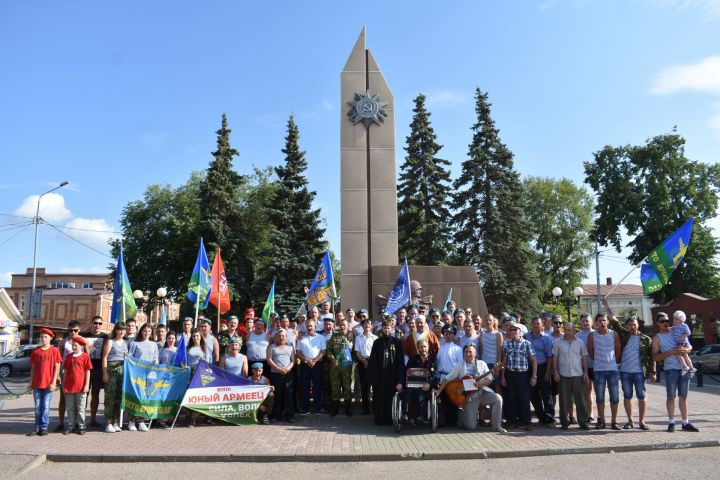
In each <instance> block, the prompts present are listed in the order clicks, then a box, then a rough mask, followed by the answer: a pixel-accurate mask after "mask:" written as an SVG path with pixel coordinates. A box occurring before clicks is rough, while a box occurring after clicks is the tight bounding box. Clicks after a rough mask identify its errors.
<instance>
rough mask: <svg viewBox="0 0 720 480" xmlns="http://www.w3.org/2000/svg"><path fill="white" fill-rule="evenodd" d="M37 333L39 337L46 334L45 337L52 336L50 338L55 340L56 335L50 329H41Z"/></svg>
mask: <svg viewBox="0 0 720 480" xmlns="http://www.w3.org/2000/svg"><path fill="white" fill-rule="evenodd" d="M37 333H38V335H40V334H41V333H44V334H45V335H50V337H52V338H55V334H54V333H53V331H52V330H50V329H49V328H41V329H39V330H38V331H37Z"/></svg>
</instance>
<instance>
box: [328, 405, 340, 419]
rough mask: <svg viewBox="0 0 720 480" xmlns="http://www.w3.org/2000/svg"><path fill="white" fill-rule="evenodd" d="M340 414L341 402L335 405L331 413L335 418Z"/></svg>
mask: <svg viewBox="0 0 720 480" xmlns="http://www.w3.org/2000/svg"><path fill="white" fill-rule="evenodd" d="M338 412H340V402H335V404H333V407H332V411H331V412H330V416H331V417H334V416H335V415H337V414H338Z"/></svg>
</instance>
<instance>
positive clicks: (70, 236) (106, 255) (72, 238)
mask: <svg viewBox="0 0 720 480" xmlns="http://www.w3.org/2000/svg"><path fill="white" fill-rule="evenodd" d="M47 225H49V226H50V227H51V228H54V229H55V230H57V231H58V232H60V233H62V234H63V235H65V236H66V237H68V238H69V239H71V240H74V241H76V242H77V243H79V244H80V245H82V246H83V247H86V248H89V249H90V250H92V251H93V252H96V253H99V254H100V255H103V256H105V257H108V258H113V257H111V256H110V255H108V254H107V253H105V252H101V251H100V250H98V249H96V248H93V247H91V246H90V245H88V244H87V243H84V242H82V241H81V240H78V239H77V238H75V237H73V236H72V235H70V234H68V233H67V232H63V231H62V230H60V229H59V228H58V227H56V226H55V225H52V224H50V223H48V224H47Z"/></svg>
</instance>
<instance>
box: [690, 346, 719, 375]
mask: <svg viewBox="0 0 720 480" xmlns="http://www.w3.org/2000/svg"><path fill="white" fill-rule="evenodd" d="M690 360H692V362H693V365H694V366H695V368H697V369H699V368H702V369H703V371H706V372H720V343H715V344H712V345H705V346H704V347H702V348H701V349H700V350H698V351H697V352H695V353H694V354H693V355H690Z"/></svg>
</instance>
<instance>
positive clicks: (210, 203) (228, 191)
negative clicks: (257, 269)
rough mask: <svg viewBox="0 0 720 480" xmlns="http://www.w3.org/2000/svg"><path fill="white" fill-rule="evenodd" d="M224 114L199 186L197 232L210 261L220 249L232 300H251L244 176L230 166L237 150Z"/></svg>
mask: <svg viewBox="0 0 720 480" xmlns="http://www.w3.org/2000/svg"><path fill="white" fill-rule="evenodd" d="M231 131H232V130H230V129H229V128H228V123H227V117H226V115H225V114H224V113H223V114H222V123H221V127H220V130H218V131H217V132H215V133H216V134H217V150H216V151H215V152H213V153H212V155H213V160H212V161H211V162H210V165H209V166H208V169H207V175H206V176H205V179H204V181H203V184H202V187H201V189H200V198H199V201H200V202H199V203H200V209H201V212H202V215H201V221H200V224H199V231H198V235H199V236H202V237H203V238H204V239H205V246H206V249H207V251H208V257H209V259H210V261H211V262H212V259H213V258H215V252H216V251H217V249H218V248H220V249H222V257H223V263H224V264H225V274H226V276H227V279H228V283H229V284H230V286H231V288H232V289H233V290H234V293H235V295H234V297H235V298H234V299H235V300H239V301H241V302H243V303H244V302H247V301H249V300H250V296H251V292H249V291H248V290H247V289H246V288H244V286H245V285H248V284H249V281H251V280H252V263H251V262H250V261H249V259H248V258H247V254H246V252H247V245H248V241H247V237H246V235H245V231H246V230H245V228H244V227H243V224H242V211H241V210H242V209H241V202H240V199H241V192H242V190H243V189H244V188H245V187H246V185H247V178H246V177H244V176H241V175H239V174H238V173H237V172H236V171H235V170H234V169H233V159H234V158H235V157H237V156H238V155H239V152H238V151H237V150H236V149H234V148H233V147H232V146H231V145H230V133H231Z"/></svg>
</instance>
